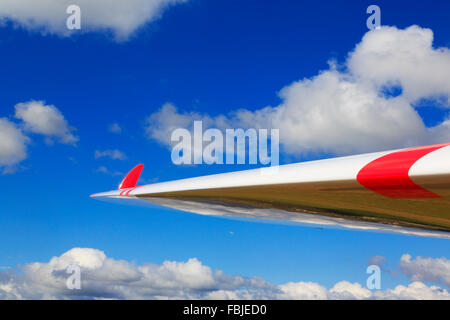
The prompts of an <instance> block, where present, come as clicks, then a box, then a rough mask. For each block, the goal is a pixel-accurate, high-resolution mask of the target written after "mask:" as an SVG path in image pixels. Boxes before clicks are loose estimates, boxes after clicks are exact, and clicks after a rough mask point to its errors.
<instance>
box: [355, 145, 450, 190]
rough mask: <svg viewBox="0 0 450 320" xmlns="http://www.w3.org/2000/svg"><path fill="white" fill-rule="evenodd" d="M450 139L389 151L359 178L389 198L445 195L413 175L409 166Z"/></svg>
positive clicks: (365, 169) (361, 182) (364, 184)
mask: <svg viewBox="0 0 450 320" xmlns="http://www.w3.org/2000/svg"><path fill="white" fill-rule="evenodd" d="M448 145H450V143H445V144H436V145H431V146H425V147H417V148H410V149H405V150H401V151H397V152H393V153H390V154H387V155H385V156H383V157H380V158H378V159H375V160H374V161H372V162H370V163H368V164H367V165H366V166H364V167H363V168H362V169H361V170H360V171H359V172H358V175H357V177H356V179H357V180H358V182H359V183H360V184H361V185H363V186H364V187H366V188H367V189H370V190H372V191H374V192H377V193H379V194H381V195H383V196H385V197H388V198H441V196H439V195H437V194H435V193H433V192H431V191H428V190H427V189H425V188H423V187H421V186H419V185H418V184H416V183H415V182H414V181H412V180H411V178H410V177H409V174H408V173H409V169H410V168H411V167H412V165H413V164H414V163H416V161H417V160H419V159H420V158H422V157H423V156H425V155H427V154H429V153H430V152H433V151H435V150H437V149H440V148H443V147H446V146H448Z"/></svg>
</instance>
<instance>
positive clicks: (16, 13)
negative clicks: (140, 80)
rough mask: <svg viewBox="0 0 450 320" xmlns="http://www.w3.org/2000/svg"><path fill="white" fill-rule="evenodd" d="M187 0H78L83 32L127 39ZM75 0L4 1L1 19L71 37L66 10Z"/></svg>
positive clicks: (2, 2) (44, 31)
mask: <svg viewBox="0 0 450 320" xmlns="http://www.w3.org/2000/svg"><path fill="white" fill-rule="evenodd" d="M186 1H187V0H127V1H121V0H114V1H111V0H95V1H92V0H78V1H76V4H77V5H78V6H79V7H80V8H81V31H82V32H104V31H109V32H112V33H113V35H114V37H115V38H116V39H117V40H126V39H128V37H129V36H130V35H131V34H132V33H134V32H135V31H136V30H137V29H138V28H139V27H141V26H143V25H144V24H146V23H148V22H151V21H154V20H156V19H158V18H159V17H160V16H161V14H162V12H163V10H164V9H166V8H167V7H168V6H170V5H174V4H177V3H183V2H186ZM72 4H74V2H73V1H72V0H40V1H35V0H2V1H0V19H1V18H3V19H7V20H10V21H13V22H14V23H16V24H17V25H19V26H21V27H23V28H26V29H29V30H36V31H41V32H43V33H53V34H58V35H61V36H70V35H71V34H72V33H73V32H72V31H71V30H68V29H67V28H66V20H67V18H68V17H69V15H68V14H66V9H67V7H68V6H69V5H72Z"/></svg>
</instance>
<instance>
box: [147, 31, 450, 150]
mask: <svg viewBox="0 0 450 320" xmlns="http://www.w3.org/2000/svg"><path fill="white" fill-rule="evenodd" d="M432 39H433V34H432V31H431V30H430V29H425V28H420V27H418V26H412V27H409V28H406V29H397V28H396V27H382V28H380V29H378V30H372V31H369V32H368V33H367V34H366V35H365V36H364V37H363V39H362V41H361V42H360V43H359V44H358V45H357V46H356V48H355V49H354V50H353V51H352V52H350V53H349V57H348V59H347V61H346V62H345V64H344V65H343V66H339V67H338V66H337V65H336V63H330V68H329V69H327V70H323V71H320V72H319V73H318V74H317V75H316V76H314V77H312V78H305V79H301V80H299V81H295V82H294V83H292V84H289V85H287V86H286V87H284V88H282V89H281V90H280V92H279V96H280V98H281V99H282V102H281V104H280V105H278V106H275V107H272V106H267V107H265V108H262V109H257V110H254V111H251V110H245V109H240V110H235V111H232V112H231V113H229V114H226V115H218V116H212V115H207V114H198V113H194V112H184V113H183V112H179V111H178V110H177V109H176V108H175V106H173V105H171V104H166V105H164V106H163V107H162V108H161V109H160V110H158V111H157V112H155V113H154V114H152V115H150V117H149V118H148V119H147V124H146V131H147V135H148V137H149V138H151V139H154V140H156V141H158V142H160V143H162V144H164V145H168V143H167V141H169V139H170V134H171V132H172V131H173V129H174V128H178V127H183V128H187V129H190V127H189V126H191V125H192V122H193V121H194V120H199V119H204V126H205V127H217V128H219V129H223V128H268V129H269V128H278V129H280V143H281V145H282V148H283V150H284V151H285V152H286V153H288V154H291V155H302V154H305V153H332V154H336V155H344V154H350V153H357V152H368V151H376V150H382V149H391V148H400V147H407V146H412V145H421V144H428V143H439V142H446V141H448V140H450V120H449V119H448V118H446V119H442V122H441V123H439V124H437V125H436V126H434V127H426V126H425V124H424V122H423V120H422V118H421V117H420V115H419V114H418V112H417V110H416V107H417V105H416V104H414V102H417V101H419V100H420V99H421V98H426V99H431V101H435V102H436V105H438V106H439V107H442V101H448V99H449V97H450V86H449V83H450V58H449V50H448V48H438V49H434V48H433V47H432ZM396 87H400V88H401V89H402V90H401V92H400V94H398V95H396V96H394V95H392V94H386V92H389V90H390V89H392V88H396ZM436 99H437V100H436Z"/></svg>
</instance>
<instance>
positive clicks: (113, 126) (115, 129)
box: [108, 122, 122, 134]
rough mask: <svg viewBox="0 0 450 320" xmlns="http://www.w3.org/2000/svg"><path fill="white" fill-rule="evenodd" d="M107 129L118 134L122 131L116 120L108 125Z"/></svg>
mask: <svg viewBox="0 0 450 320" xmlns="http://www.w3.org/2000/svg"><path fill="white" fill-rule="evenodd" d="M108 131H109V132H111V133H117V134H120V133H122V127H121V126H120V125H119V124H118V123H117V122H114V123H111V124H110V125H109V126H108Z"/></svg>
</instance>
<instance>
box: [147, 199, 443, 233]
mask: <svg viewBox="0 0 450 320" xmlns="http://www.w3.org/2000/svg"><path fill="white" fill-rule="evenodd" d="M144 199H145V200H147V201H149V202H151V203H155V204H159V205H161V206H165V207H170V208H173V209H176V210H181V211H187V212H193V213H197V214H202V215H211V216H223V217H228V218H250V219H251V220H250V221H255V220H254V219H268V220H269V222H270V220H271V221H272V222H275V223H280V222H283V221H287V222H293V223H296V224H302V225H306V226H308V225H309V226H311V225H316V226H318V227H325V228H346V229H358V230H364V231H376V232H394V233H401V234H406V235H414V236H424V237H436V238H446V239H450V233H449V232H445V231H432V230H426V229H419V228H409V227H401V226H396V225H388V224H381V223H376V222H365V221H357V220H348V219H342V218H336V217H327V216H324V215H314V214H309V213H302V212H291V211H284V210H278V209H262V208H256V207H248V206H247V207H244V206H239V205H234V206H230V205H229V204H226V203H220V202H212V201H194V200H177V199H168V198H157V197H151V198H144ZM268 220H260V222H267V221H268Z"/></svg>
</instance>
